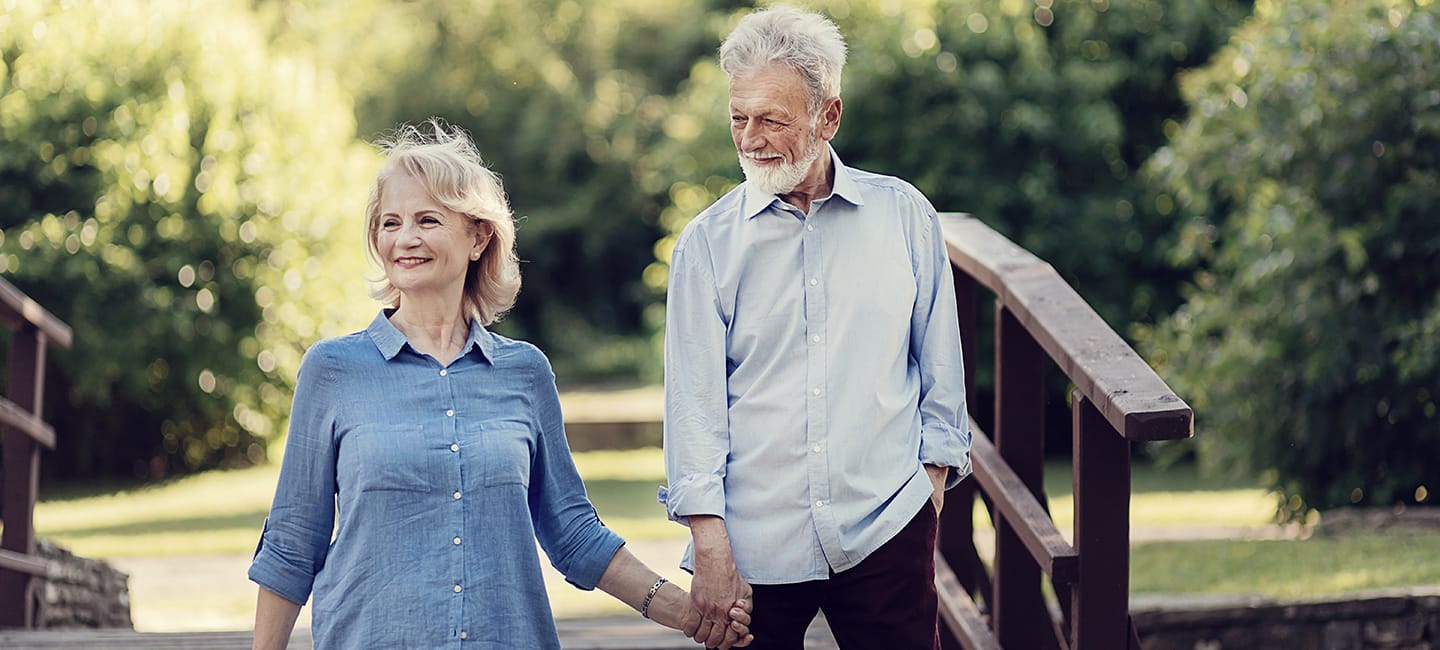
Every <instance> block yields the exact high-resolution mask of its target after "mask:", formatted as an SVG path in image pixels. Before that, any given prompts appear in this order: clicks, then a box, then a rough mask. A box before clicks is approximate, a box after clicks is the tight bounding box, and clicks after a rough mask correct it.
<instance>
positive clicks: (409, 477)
mask: <svg viewBox="0 0 1440 650" xmlns="http://www.w3.org/2000/svg"><path fill="white" fill-rule="evenodd" d="M340 463H341V466H342V468H343V467H346V466H348V467H351V468H353V471H352V472H347V473H349V474H350V475H351V476H353V477H354V480H355V485H356V487H358V488H359V489H360V491H361V492H388V491H398V492H433V491H434V490H435V481H436V479H437V478H438V472H437V469H438V468H436V467H435V454H434V453H433V450H432V449H431V445H429V444H428V443H427V439H426V436H425V429H424V427H421V426H419V425H408V426H365V427H359V428H357V429H355V430H354V431H351V432H350V434H349V435H348V436H346V438H345V439H344V441H343V442H342V443H341V449H340Z"/></svg>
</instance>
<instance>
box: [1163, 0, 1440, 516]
mask: <svg viewBox="0 0 1440 650" xmlns="http://www.w3.org/2000/svg"><path fill="white" fill-rule="evenodd" d="M1437 60H1440V5H1436V4H1432V3H1430V2H1421V3H1415V2H1409V1H1403V0H1393V1H1392V0H1369V1H1366V2H1349V3H1334V4H1333V5H1328V4H1324V3H1298V4H1296V3H1278V2H1277V3H1262V4H1261V5H1260V6H1259V7H1257V12H1256V16H1255V19H1254V20H1252V21H1251V22H1250V23H1248V24H1247V25H1246V26H1245V27H1244V28H1242V29H1241V30H1240V31H1239V32H1238V33H1237V34H1236V36H1235V37H1234V39H1233V41H1232V42H1231V43H1230V44H1229V45H1228V46H1227V47H1226V48H1225V49H1224V50H1223V51H1222V52H1221V53H1220V54H1219V55H1218V56H1217V57H1216V59H1215V61H1214V62H1213V63H1211V64H1210V65H1208V66H1207V67H1205V68H1204V69H1203V70H1200V71H1198V72H1196V73H1195V74H1194V75H1193V76H1191V77H1189V78H1187V79H1186V83H1185V85H1184V90H1185V97H1186V100H1187V102H1188V103H1189V105H1190V106H1191V108H1192V111H1191V117H1190V118H1189V119H1188V120H1187V121H1186V122H1185V124H1184V125H1183V127H1182V128H1181V129H1180V130H1179V132H1178V133H1177V135H1176V137H1175V138H1174V140H1173V142H1172V143H1171V145H1170V146H1169V147H1167V148H1166V149H1164V150H1162V151H1160V152H1159V153H1157V154H1156V156H1155V158H1154V159H1153V160H1152V165H1153V167H1152V169H1153V171H1154V173H1155V174H1156V175H1157V176H1159V177H1162V178H1163V179H1164V181H1165V183H1166V186H1167V187H1168V188H1170V189H1171V191H1173V192H1174V194H1175V196H1176V197H1177V200H1178V203H1179V206H1180V208H1181V210H1182V212H1183V213H1184V214H1186V215H1187V216H1188V218H1189V220H1188V221H1187V222H1186V223H1185V225H1184V227H1183V229H1182V231H1181V235H1180V237H1179V241H1178V243H1177V244H1176V246H1175V247H1174V249H1173V251H1172V253H1173V255H1174V256H1175V260H1176V261H1177V262H1178V263H1181V264H1199V265H1200V266H1201V267H1202V268H1201V271H1200V272H1199V273H1198V274H1197V275H1196V276H1195V286H1194V287H1193V288H1192V290H1191V291H1190V292H1189V296H1188V300H1187V302H1186V303H1185V305H1184V306H1183V307H1182V308H1181V309H1180V310H1179V311H1177V312H1176V313H1175V314H1174V316H1173V317H1171V318H1169V319H1168V320H1166V321H1165V322H1164V323H1162V324H1161V325H1160V326H1159V327H1157V328H1156V329H1155V330H1154V331H1153V332H1149V333H1148V334H1147V335H1146V336H1145V337H1144V338H1145V339H1146V342H1147V344H1146V346H1145V347H1146V349H1147V350H1148V356H1149V357H1150V358H1151V359H1153V360H1155V361H1156V362H1158V363H1159V364H1160V365H1161V368H1162V370H1163V371H1164V372H1165V373H1166V374H1167V375H1168V377H1169V378H1170V379H1171V381H1172V386H1173V387H1175V388H1176V390H1177V391H1178V392H1179V393H1180V394H1181V395H1184V396H1185V397H1186V398H1187V399H1188V400H1190V401H1191V404H1192V405H1193V406H1195V408H1196V412H1197V413H1198V414H1199V416H1200V418H1201V419H1200V425H1201V427H1202V428H1203V430H1204V435H1203V436H1201V437H1200V438H1199V446H1198V451H1199V453H1200V455H1201V458H1202V460H1204V461H1206V463H1207V464H1208V465H1210V466H1212V467H1222V468H1230V469H1232V470H1235V471H1252V472H1253V471H1261V472H1266V473H1267V475H1268V476H1269V477H1270V479H1271V480H1272V481H1273V485H1274V487H1275V488H1277V489H1278V490H1280V491H1282V492H1283V494H1284V496H1285V498H1284V499H1283V500H1282V504H1281V508H1280V515H1281V516H1282V517H1286V518H1290V517H1299V516H1303V515H1304V514H1305V513H1306V511H1307V510H1308V509H1310V508H1321V509H1324V508H1333V507H1337V506H1346V505H1350V504H1361V505H1391V504H1396V503H1414V502H1425V501H1427V500H1428V499H1433V491H1434V490H1436V489H1437V486H1440V418H1437V414H1436V402H1437V401H1440V218H1437V215H1436V213H1435V206H1437V205H1440V90H1437V89H1440V68H1437V66H1435V65H1434V62H1435V61H1437Z"/></svg>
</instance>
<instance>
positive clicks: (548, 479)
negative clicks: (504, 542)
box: [529, 350, 625, 591]
mask: <svg viewBox="0 0 1440 650" xmlns="http://www.w3.org/2000/svg"><path fill="white" fill-rule="evenodd" d="M535 354H536V356H537V357H538V359H537V367H536V368H535V370H534V375H533V383H532V385H531V387H530V390H529V394H530V396H531V398H532V399H533V400H534V405H535V406H534V416H535V426H536V427H537V430H538V431H539V432H540V440H539V444H538V445H537V447H536V450H535V455H534V458H533V460H532V463H533V464H532V467H531V468H530V477H531V479H530V494H529V501H530V515H531V519H532V521H534V524H535V537H536V539H538V540H539V542H540V547H541V548H542V549H544V550H545V555H546V556H547V557H549V558H550V563H551V565H553V566H554V567H555V570H556V571H559V572H560V573H561V574H562V575H564V576H565V580H566V581H567V582H569V583H570V584H572V585H575V586H576V587H579V588H580V589H584V590H586V591H589V590H591V589H594V588H595V585H596V584H597V583H599V582H600V576H601V575H603V574H604V573H605V569H606V568H607V567H609V566H610V561H611V559H612V558H614V556H615V553H616V552H617V551H619V550H620V547H621V546H624V545H625V540H624V539H621V538H620V536H619V535H617V534H615V532H614V531H611V530H610V529H609V528H606V527H605V525H604V524H603V523H601V522H600V517H599V515H597V514H596V513H595V506H594V505H593V504H591V502H590V498H589V497H588V496H587V495H586V493H585V483H584V482H583V481H582V480H581V479H580V472H579V471H578V470H576V469H575V459H574V458H573V457H572V456H571V455H570V443H569V442H568V440H567V439H566V437H565V423H564V417H563V415H562V413H561V410H560V394H559V391H558V390H557V389H556V387H555V374H554V372H553V371H552V370H551V369H550V363H549V362H548V361H547V360H545V358H544V355H542V354H540V352H539V351H538V350H537V351H535Z"/></svg>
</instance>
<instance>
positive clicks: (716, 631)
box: [685, 553, 754, 650]
mask: <svg viewBox="0 0 1440 650" xmlns="http://www.w3.org/2000/svg"><path fill="white" fill-rule="evenodd" d="M726 555H727V556H728V553H727V554H726ZM690 589H691V592H690V605H691V608H692V609H693V611H694V612H695V615H696V617H697V618H698V621H697V624H696V626H695V629H694V630H691V629H689V628H688V627H687V628H686V630H685V633H686V634H687V635H688V636H689V637H690V638H692V639H694V640H695V642H696V643H701V644H704V645H705V647H707V648H719V649H720V650H728V649H729V648H732V647H736V648H743V647H745V646H748V645H750V641H751V640H752V639H753V638H754V637H752V636H751V635H750V611H751V609H753V607H754V603H753V601H752V600H751V596H752V594H751V590H750V585H748V584H746V583H745V581H744V580H742V579H741V578H740V575H739V573H737V572H736V571H735V565H734V564H733V563H731V564H730V565H729V571H728V572H727V571H724V570H723V567H722V568H720V569H715V568H709V569H708V570H707V569H702V568H701V563H700V560H699V558H698V557H697V558H696V565H695V577H694V579H692V580H691V582H690Z"/></svg>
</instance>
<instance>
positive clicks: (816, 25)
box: [720, 4, 846, 113]
mask: <svg viewBox="0 0 1440 650" xmlns="http://www.w3.org/2000/svg"><path fill="white" fill-rule="evenodd" d="M845 51H846V47H845V37H843V36H841V35H840V28H838V27H836V26H835V23H833V22H831V21H830V19H829V18H826V17H825V16H822V15H820V14H817V13H813V12H809V11H801V10H800V9H796V8H795V7H791V6H789V5H783V4H780V5H774V6H772V7H769V8H767V9H765V10H762V11H757V12H755V13H752V14H750V15H748V16H746V17H744V18H742V19H741V20H740V24H738V25H736V26H735V31H732V32H730V35H729V36H727V37H725V42H724V43H721V44H720V69H721V70H724V71H725V74H726V75H728V76H729V77H730V78H731V79H735V78H737V77H745V76H747V75H749V74H751V73H754V72H756V71H758V70H761V69H763V68H765V67H767V66H771V65H776V64H779V65H784V66H787V67H789V68H791V69H793V70H795V71H796V72H798V73H800V76H801V77H802V78H804V79H805V86H806V90H807V91H808V92H806V104H807V105H808V108H809V109H810V111H811V112H812V113H813V112H815V111H817V110H819V109H820V106H821V105H822V104H824V103H825V100H827V99H829V98H831V97H839V96H840V74H841V71H842V70H844V68H845Z"/></svg>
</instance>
